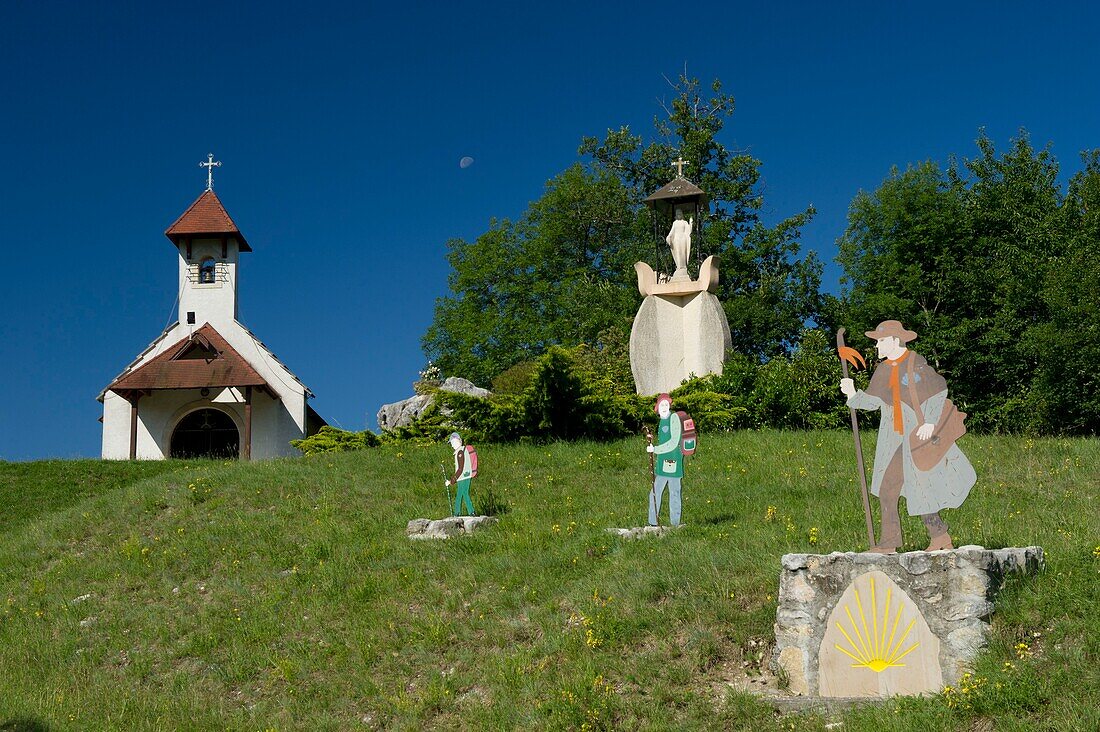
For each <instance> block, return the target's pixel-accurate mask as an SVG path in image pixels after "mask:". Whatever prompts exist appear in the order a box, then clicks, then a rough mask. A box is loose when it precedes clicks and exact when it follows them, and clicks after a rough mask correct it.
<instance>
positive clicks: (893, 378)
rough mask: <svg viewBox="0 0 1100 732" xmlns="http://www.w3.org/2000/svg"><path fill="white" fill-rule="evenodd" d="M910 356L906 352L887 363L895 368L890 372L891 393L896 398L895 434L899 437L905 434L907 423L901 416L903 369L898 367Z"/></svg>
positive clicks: (888, 360) (887, 360)
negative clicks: (901, 374)
mask: <svg viewBox="0 0 1100 732" xmlns="http://www.w3.org/2000/svg"><path fill="white" fill-rule="evenodd" d="M908 356H909V351H908V350H906V351H905V354H904V355H903V356H902V357H901V358H899V359H897V360H896V361H891V360H890V359H886V363H888V364H890V366H892V367H893V369H894V370H893V371H891V372H890V393H891V395H892V396H893V397H894V432H897V433H898V434H899V435H904V434H905V422H904V421H903V420H902V415H901V376H900V374H899V372H900V371H901V369H899V368H898V366H899V365H900V364H901V362H902V361H904V360H905V359H906V358H907V357H908Z"/></svg>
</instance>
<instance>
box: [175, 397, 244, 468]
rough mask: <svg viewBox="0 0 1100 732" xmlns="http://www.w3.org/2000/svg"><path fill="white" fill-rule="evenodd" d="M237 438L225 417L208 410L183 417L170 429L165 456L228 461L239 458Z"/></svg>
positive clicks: (230, 419)
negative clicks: (167, 452)
mask: <svg viewBox="0 0 1100 732" xmlns="http://www.w3.org/2000/svg"><path fill="white" fill-rule="evenodd" d="M240 452H241V438H240V432H238V431H237V425H236V424H234V422H233V420H232V418H230V417H229V415H228V414H226V413H225V412H223V411H221V410H219V409H211V408H203V409H196V410H195V411H193V412H189V413H188V414H186V415H185V416H184V417H183V419H181V420H180V421H179V422H178V423H177V424H176V427H175V429H174V430H172V439H171V444H170V448H169V457H172V458H181V459H193V458H210V459H213V460H228V459H234V458H237V457H238V456H240Z"/></svg>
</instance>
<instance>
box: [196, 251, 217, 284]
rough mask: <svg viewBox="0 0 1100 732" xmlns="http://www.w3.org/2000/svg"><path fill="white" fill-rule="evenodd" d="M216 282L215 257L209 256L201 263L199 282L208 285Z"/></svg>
mask: <svg viewBox="0 0 1100 732" xmlns="http://www.w3.org/2000/svg"><path fill="white" fill-rule="evenodd" d="M212 282H214V258H213V257H207V258H206V259H204V260H202V264H200V265H199V284H200V285H208V284H211V283H212Z"/></svg>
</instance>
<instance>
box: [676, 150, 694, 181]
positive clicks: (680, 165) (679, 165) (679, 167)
mask: <svg viewBox="0 0 1100 732" xmlns="http://www.w3.org/2000/svg"><path fill="white" fill-rule="evenodd" d="M685 165H691V163H689V162H688V161H686V160H684V158H683V156H680V155H677V156H676V159H675V160H673V161H672V167H673V168H676V177H677V178H683V177H684V166H685Z"/></svg>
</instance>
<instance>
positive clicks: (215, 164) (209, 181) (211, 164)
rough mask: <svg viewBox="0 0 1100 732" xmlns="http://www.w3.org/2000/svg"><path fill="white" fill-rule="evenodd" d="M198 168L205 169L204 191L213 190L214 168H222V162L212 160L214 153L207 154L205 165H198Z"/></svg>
mask: <svg viewBox="0 0 1100 732" xmlns="http://www.w3.org/2000/svg"><path fill="white" fill-rule="evenodd" d="M199 167H200V168H206V190H208V191H212V190H214V168H220V167H222V161H220V160H214V153H208V154H207V156H206V162H205V163H199Z"/></svg>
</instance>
